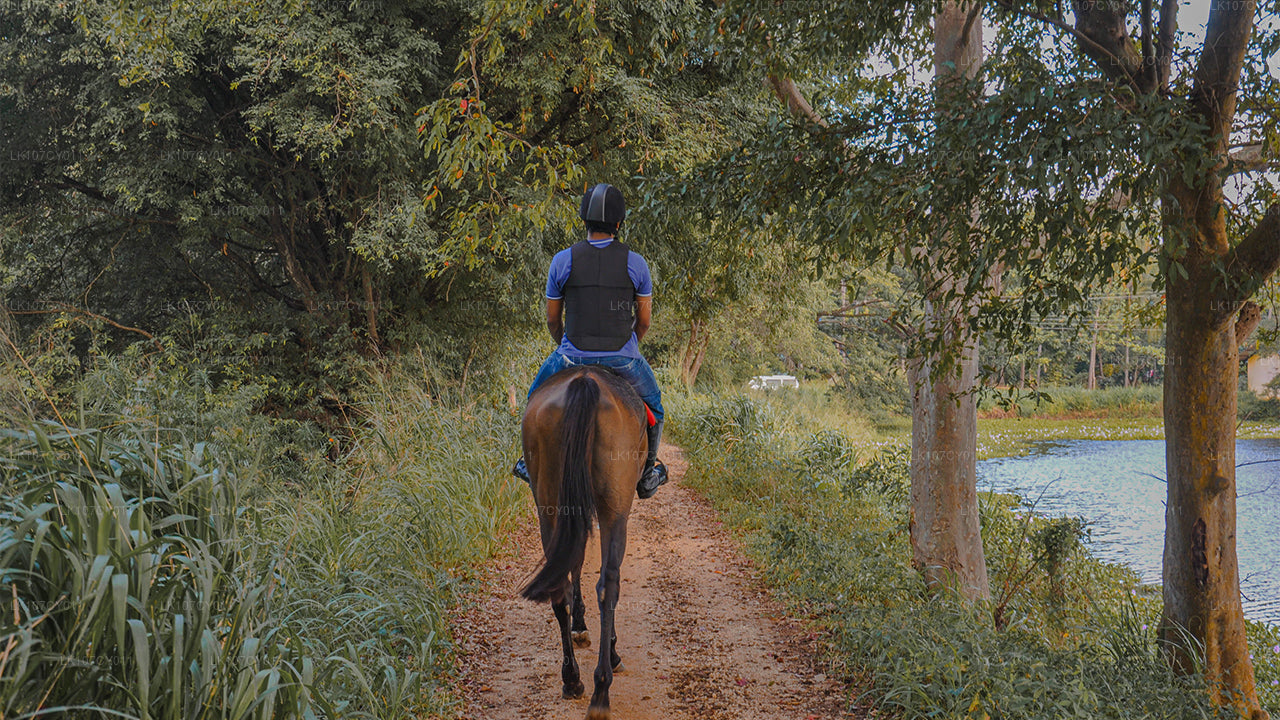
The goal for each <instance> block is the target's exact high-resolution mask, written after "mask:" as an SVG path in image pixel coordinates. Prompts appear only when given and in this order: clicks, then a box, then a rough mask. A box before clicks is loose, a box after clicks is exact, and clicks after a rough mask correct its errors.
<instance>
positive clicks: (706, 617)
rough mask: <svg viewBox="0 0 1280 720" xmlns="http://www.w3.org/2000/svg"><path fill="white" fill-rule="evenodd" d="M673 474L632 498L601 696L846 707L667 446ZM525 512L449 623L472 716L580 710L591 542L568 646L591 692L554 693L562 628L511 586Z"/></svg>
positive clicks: (720, 711)
mask: <svg viewBox="0 0 1280 720" xmlns="http://www.w3.org/2000/svg"><path fill="white" fill-rule="evenodd" d="M663 458H664V460H666V462H667V467H668V468H669V470H670V472H671V478H672V482H670V483H668V484H667V485H666V486H664V487H663V488H662V489H661V490H659V491H658V494H657V495H656V496H655V497H654V498H653V499H650V500H636V502H635V504H634V505H633V506H632V514H631V520H630V524H629V527H628V541H627V556H626V560H625V562H624V563H623V566H622V589H621V598H620V600H619V602H618V614H617V632H618V653H619V655H621V656H622V660H623V663H624V665H625V667H626V671H625V672H623V673H621V674H619V675H617V676H615V678H614V681H613V687H612V689H611V692H610V695H611V699H612V709H613V716H614V718H616V719H617V720H668V719H670V720H676V719H679V720H686V719H688V718H696V719H698V720H704V719H705V720H784V719H785V720H817V719H819V718H821V719H822V720H826V719H828V718H846V717H853V715H850V714H847V713H845V712H843V711H842V710H841V708H842V707H843V702H842V699H843V695H844V687H843V683H840V682H838V681H836V680H834V679H830V678H827V677H826V676H825V675H823V674H822V670H821V668H819V667H818V666H817V665H816V664H815V663H814V661H813V656H814V655H815V653H816V641H815V640H814V639H813V636H812V635H807V634H806V633H805V632H804V631H803V629H801V628H800V626H799V625H798V624H797V623H796V622H795V621H792V620H789V619H786V618H785V617H784V615H783V611H782V609H781V608H780V607H779V605H778V604H777V603H776V602H775V601H773V600H772V599H771V598H770V597H769V596H768V595H767V593H765V592H764V590H763V589H762V587H761V586H760V584H759V582H758V581H756V580H755V579H754V578H753V575H752V572H751V568H750V565H749V563H748V562H747V561H746V560H745V559H744V558H743V557H742V554H741V553H740V552H739V551H738V549H737V547H735V545H734V543H733V541H732V540H731V538H730V537H729V535H728V533H727V532H725V530H723V529H722V528H721V527H720V523H719V522H718V521H717V520H716V518H715V513H714V511H712V510H711V508H710V507H708V505H707V503H706V501H704V500H703V499H702V498H701V497H700V496H699V495H697V494H696V493H694V492H692V491H690V490H688V489H686V488H683V487H680V479H681V478H682V477H683V475H684V471H685V467H686V466H685V462H684V459H683V456H682V455H681V453H680V452H679V449H678V448H674V447H671V446H664V449H663ZM541 556H542V551H541V547H540V545H539V544H538V540H537V532H536V528H535V522H534V519H533V517H532V515H531V516H530V518H529V522H528V524H527V525H526V526H523V527H522V529H521V530H520V531H519V532H518V533H517V534H516V537H515V538H513V539H512V547H511V552H509V553H505V554H504V556H502V557H500V558H499V559H498V560H497V562H496V563H495V564H494V565H493V566H492V567H491V569H490V572H489V575H488V578H487V581H488V582H487V585H488V587H489V591H488V593H487V594H486V595H485V596H483V597H481V598H479V599H478V600H477V602H476V603H475V605H474V606H473V607H471V608H470V609H469V610H468V611H467V612H466V613H465V614H464V616H463V617H462V618H460V619H459V622H458V635H459V637H458V640H459V649H460V656H461V660H460V662H461V673H460V683H461V687H460V688H459V690H460V691H461V694H462V695H463V697H464V698H465V706H464V708H463V710H462V716H463V717H465V718H467V720H526V719H533V720H561V719H563V720H581V718H583V717H585V716H586V711H587V702H588V699H589V697H590V695H591V688H592V680H591V673H592V672H593V670H594V669H595V663H596V653H597V651H598V646H597V645H596V643H597V642H598V641H599V631H600V625H599V612H598V610H597V608H596V605H595V602H594V597H595V583H596V580H597V579H598V577H599V570H600V550H599V545H598V543H597V542H596V538H595V536H593V537H592V542H591V545H590V546H589V547H588V550H587V565H586V567H585V568H584V570H583V576H582V588H583V595H584V596H585V597H586V598H587V625H588V627H590V628H591V640H592V645H591V647H589V648H579V649H578V650H577V657H578V664H579V666H580V667H581V670H582V679H583V682H584V683H585V684H586V688H587V692H586V697H583V698H581V699H578V700H564V699H561V697H560V643H559V632H558V630H557V626H556V623H555V619H554V618H553V617H552V614H551V608H550V607H549V606H547V605H534V604H533V603H529V602H526V601H524V600H521V599H519V598H518V596H517V594H516V593H517V590H518V588H519V587H520V585H521V584H523V583H524V582H525V581H526V580H527V579H528V578H529V577H530V576H531V575H532V573H533V572H534V570H535V569H536V567H537V565H538V561H539V560H540V559H541Z"/></svg>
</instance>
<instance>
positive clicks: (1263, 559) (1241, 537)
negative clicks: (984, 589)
mask: <svg viewBox="0 0 1280 720" xmlns="http://www.w3.org/2000/svg"><path fill="white" fill-rule="evenodd" d="M1272 460H1276V461H1280V440H1275V439H1267V440H1239V441H1237V443H1236V464H1237V469H1236V484H1237V494H1238V500H1237V502H1236V525H1237V532H1236V543H1237V544H1236V551H1237V554H1238V555H1239V561H1240V590H1241V593H1242V594H1243V596H1244V613H1245V616H1246V617H1249V618H1251V619H1255V620H1263V621H1266V622H1270V623H1278V624H1280V532H1277V518H1280V462H1267V461H1272ZM1247 463H1254V464H1252V465H1250V464H1247ZM1164 477H1165V467H1164V441H1163V440H1068V441H1054V442H1041V443H1035V444H1034V445H1033V446H1032V451H1031V452H1030V453H1029V454H1027V455H1024V456H1020V457H1007V458H995V459H992V460H986V461H983V462H980V463H978V489H980V490H998V491H1014V492H1017V493H1018V494H1019V495H1022V496H1023V497H1025V498H1027V499H1028V500H1036V499H1037V498H1039V501H1038V502H1037V503H1036V512H1037V513H1040V514H1044V515H1071V516H1079V517H1083V518H1084V519H1085V520H1086V521H1088V522H1089V523H1090V526H1091V527H1092V531H1093V538H1092V541H1091V544H1090V549H1091V550H1092V551H1093V552H1094V554H1095V555H1097V556H1098V557H1100V558H1102V559H1104V560H1110V561H1113V562H1120V563H1124V564H1125V565H1128V566H1129V567H1131V568H1133V569H1134V570H1136V571H1137V572H1138V573H1140V574H1141V575H1142V579H1143V581H1145V582H1152V583H1156V582H1160V566H1161V558H1162V555H1163V552H1164V501H1165V492H1166V488H1165V482H1164Z"/></svg>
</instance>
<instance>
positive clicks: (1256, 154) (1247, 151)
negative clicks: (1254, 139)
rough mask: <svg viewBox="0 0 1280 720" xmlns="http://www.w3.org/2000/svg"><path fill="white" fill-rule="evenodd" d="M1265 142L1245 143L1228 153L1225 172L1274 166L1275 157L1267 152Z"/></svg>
mask: <svg viewBox="0 0 1280 720" xmlns="http://www.w3.org/2000/svg"><path fill="white" fill-rule="evenodd" d="M1269 150H1270V148H1268V147H1267V144H1266V143H1265V142H1258V143H1253V144H1250V145H1245V146H1244V147H1242V148H1240V149H1239V150H1236V151H1235V152H1233V153H1231V154H1230V155H1228V159H1227V169H1226V174H1228V175H1235V174H1238V173H1246V172H1257V171H1258V170H1267V169H1270V168H1272V167H1275V165H1276V162H1277V158H1276V157H1274V156H1273V155H1272V153H1270V152H1269Z"/></svg>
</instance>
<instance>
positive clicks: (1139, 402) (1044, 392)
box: [978, 385, 1163, 418]
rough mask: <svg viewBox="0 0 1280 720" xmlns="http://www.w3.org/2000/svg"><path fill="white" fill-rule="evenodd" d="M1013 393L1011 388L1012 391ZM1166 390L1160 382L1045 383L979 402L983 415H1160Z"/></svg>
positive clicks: (1078, 416)
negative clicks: (1091, 385) (1084, 385)
mask: <svg viewBox="0 0 1280 720" xmlns="http://www.w3.org/2000/svg"><path fill="white" fill-rule="evenodd" d="M1010 392H1012V391H1010ZM1162 397H1163V392H1162V390H1161V388H1160V386H1158V385H1137V386H1134V387H1127V388H1126V387H1111V388H1102V389H1098V390H1089V389H1086V388H1082V387H1079V386H1076V385H1067V386H1046V387H1042V388H1040V389H1039V391H1038V392H1036V393H1030V392H1027V391H1020V392H1017V393H1015V394H1013V395H1011V394H1009V393H1008V392H1002V393H993V394H991V395H989V396H987V397H984V398H983V399H982V400H981V401H980V402H979V403H978V411H979V412H980V413H983V414H992V415H996V416H1003V415H1006V414H1012V415H1014V416H1016V417H1024V418H1028V417H1039V418H1054V417H1060V418H1085V417H1110V418H1117V417H1125V418H1158V417H1160V412H1161V407H1162Z"/></svg>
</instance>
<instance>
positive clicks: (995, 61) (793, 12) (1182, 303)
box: [703, 0, 1280, 716]
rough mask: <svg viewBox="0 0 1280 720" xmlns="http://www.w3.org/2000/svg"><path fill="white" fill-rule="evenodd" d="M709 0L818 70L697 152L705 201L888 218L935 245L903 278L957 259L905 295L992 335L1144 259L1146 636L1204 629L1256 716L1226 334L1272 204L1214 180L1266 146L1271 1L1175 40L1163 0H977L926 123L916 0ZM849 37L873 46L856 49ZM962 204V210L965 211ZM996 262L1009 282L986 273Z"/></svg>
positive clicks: (940, 342) (825, 225) (893, 236)
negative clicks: (960, 103) (1153, 389)
mask: <svg viewBox="0 0 1280 720" xmlns="http://www.w3.org/2000/svg"><path fill="white" fill-rule="evenodd" d="M801 5H803V7H797V6H801ZM729 7H730V11H729V12H727V13H726V22H725V26H727V27H728V28H730V29H731V30H736V31H737V33H736V35H737V37H735V38H734V39H733V42H736V43H740V44H742V45H743V46H746V47H750V48H753V49H754V50H755V52H757V53H759V52H760V51H761V50H762V49H764V50H767V51H768V52H769V55H768V57H772V58H775V59H774V62H775V63H776V64H777V65H779V66H782V67H784V68H786V69H787V70H788V73H787V74H783V75H779V73H778V71H777V68H776V67H775V68H772V69H773V70H774V74H775V75H778V76H779V77H788V78H792V77H793V78H796V80H795V81H794V82H791V84H790V85H789V86H787V87H790V88H801V87H804V86H805V83H806V82H807V83H808V86H809V87H813V88H817V90H818V92H817V93H816V94H815V95H814V100H813V102H808V101H804V102H801V101H803V100H805V99H804V97H803V96H800V97H799V99H798V100H797V99H796V97H795V95H797V94H798V93H782V95H783V96H784V97H785V98H787V107H788V108H790V109H791V111H792V114H793V115H794V116H797V117H801V116H803V117H805V118H807V119H806V120H805V121H804V122H798V123H792V124H791V125H790V126H784V125H774V126H771V127H770V128H769V129H768V132H767V133H762V134H761V135H760V136H759V137H758V139H757V142H755V143H753V144H752V145H751V146H749V147H748V148H744V149H743V150H741V151H738V152H735V153H734V154H732V155H731V156H728V157H725V158H723V159H721V161H719V162H718V163H716V164H715V165H714V166H712V167H710V168H708V170H707V172H706V173H705V174H704V175H703V177H704V179H705V186H706V187H705V190H704V192H705V194H706V195H707V196H708V197H711V198H716V199H717V200H718V202H719V203H721V204H722V205H723V206H726V207H733V208H746V209H747V211H748V212H747V214H749V215H752V216H762V215H766V214H780V215H783V216H785V217H787V218H788V221H789V222H790V223H791V226H792V227H793V228H794V230H795V231H796V232H797V233H802V234H804V235H806V236H807V237H810V238H812V239H813V240H814V241H815V242H817V243H820V244H821V246H823V247H829V248H832V249H833V250H834V249H835V248H837V247H838V248H840V249H842V250H844V251H845V256H846V257H860V258H866V259H868V260H882V259H883V258H884V257H885V256H886V255H891V254H892V253H893V252H894V251H895V249H896V247H897V246H898V244H899V243H900V242H901V238H903V237H908V238H915V237H921V238H927V239H928V241H929V243H930V245H931V248H932V250H933V251H932V252H929V253H911V254H909V255H908V256H907V257H905V258H903V262H904V264H905V265H908V266H910V267H912V268H913V270H914V272H915V274H916V276H917V277H919V278H926V279H927V278H933V279H937V278H945V277H952V278H962V279H963V280H964V282H963V284H957V285H955V286H952V287H939V286H937V285H933V286H926V287H924V288H921V295H922V296H924V297H928V296H929V293H930V292H934V293H941V295H942V297H947V298H954V299H956V300H957V301H960V300H973V301H974V302H976V307H977V309H978V312H975V313H974V314H973V315H972V316H970V318H969V319H970V324H971V326H972V327H973V328H974V329H976V330H982V331H985V332H990V333H991V334H992V335H994V336H996V337H999V338H1012V337H1017V336H1018V334H1019V333H1020V332H1022V331H1025V330H1026V329H1027V328H1029V327H1032V326H1034V324H1035V321H1036V320H1037V319H1038V318H1041V317H1045V316H1050V315H1054V314H1066V315H1068V316H1071V317H1073V318H1074V319H1078V318H1079V316H1080V315H1081V313H1082V312H1085V305H1084V303H1083V302H1082V301H1083V300H1084V298H1085V297H1086V296H1087V295H1088V294H1089V292H1090V289H1091V288H1094V287H1098V286H1100V285H1103V284H1105V283H1106V282H1107V281H1108V280H1109V279H1112V278H1115V277H1116V276H1117V275H1119V274H1120V273H1121V272H1125V271H1128V270H1131V269H1133V268H1140V267H1145V266H1146V265H1147V264H1148V262H1149V261H1150V260H1152V259H1156V260H1158V261H1159V269H1160V273H1161V274H1160V275H1159V276H1158V279H1157V282H1158V283H1160V284H1161V285H1163V286H1164V287H1163V289H1164V290H1165V293H1166V298H1167V319H1166V334H1167V338H1168V360H1167V366H1166V374H1165V419H1166V425H1167V438H1168V448H1169V450H1168V457H1167V462H1168V478H1169V503H1168V516H1167V518H1166V521H1167V526H1168V529H1167V537H1166V553H1165V586H1164V593H1165V617H1164V622H1163V629H1162V636H1163V638H1164V639H1165V641H1166V642H1167V644H1168V645H1169V647H1170V648H1171V650H1172V653H1171V656H1172V658H1173V661H1174V662H1175V664H1176V665H1177V666H1178V667H1179V668H1181V669H1183V670H1189V669H1190V668H1191V666H1192V662H1191V658H1192V656H1193V653H1194V646H1195V645H1197V644H1198V645H1199V646H1201V647H1203V649H1204V655H1205V658H1204V659H1205V662H1204V666H1203V669H1204V673H1205V677H1206V679H1207V681H1208V682H1209V685H1210V686H1211V687H1212V688H1213V693H1214V697H1215V698H1216V699H1218V700H1219V701H1221V702H1224V703H1231V704H1234V705H1235V706H1237V707H1239V708H1240V709H1242V710H1244V711H1245V712H1246V714H1252V715H1255V716H1259V715H1260V714H1261V712H1262V711H1261V710H1260V709H1259V708H1258V703H1257V699H1256V694H1255V692H1254V684H1253V676H1252V670H1251V667H1250V663H1249V659H1248V652H1247V648H1246V646H1245V638H1244V627H1243V617H1242V613H1241V606H1240V599H1239V587H1238V576H1237V570H1236V562H1235V540H1234V522H1235V506H1234V505H1235V492H1234V487H1235V486H1234V467H1233V466H1234V462H1233V460H1234V423H1235V415H1236V412H1235V410H1236V373H1237V346H1238V343H1239V342H1240V341H1242V340H1243V339H1244V338H1245V337H1246V336H1247V335H1248V333H1249V332H1250V331H1251V330H1252V325H1253V322H1254V318H1256V313H1252V312H1250V313H1243V314H1241V313H1240V311H1241V310H1242V308H1248V307H1249V306H1248V305H1247V304H1246V303H1247V302H1248V300H1249V297H1250V295H1251V294H1252V293H1253V292H1254V291H1255V290H1256V289H1257V288H1258V287H1259V286H1260V285H1261V284H1262V282H1263V281H1264V280H1265V279H1266V278H1267V277H1269V276H1270V275H1271V274H1272V273H1273V272H1274V271H1275V270H1276V268H1277V265H1280V207H1278V206H1277V205H1276V204H1275V195H1276V194H1275V191H1274V188H1273V187H1272V186H1270V185H1269V184H1267V183H1265V182H1255V183H1254V184H1253V185H1252V186H1250V187H1248V188H1247V189H1246V192H1245V193H1244V198H1243V201H1242V202H1238V203H1237V202H1234V201H1232V200H1231V199H1229V198H1228V197H1227V196H1226V195H1225V193H1224V192H1223V187H1224V181H1225V180H1226V179H1227V178H1228V177H1230V176H1232V175H1233V174H1235V173H1246V174H1248V173H1253V174H1254V177H1255V178H1256V176H1257V173H1259V172H1261V171H1264V170H1266V169H1268V168H1271V167H1273V166H1274V165H1275V159H1274V152H1275V148H1274V147H1272V143H1271V142H1270V140H1268V138H1271V137H1273V136H1274V134H1275V130H1276V110H1275V108H1276V107H1277V102H1276V100H1277V98H1280V88H1278V87H1277V82H1276V80H1275V79H1273V78H1271V77H1269V75H1268V73H1267V66H1266V57H1267V56H1268V55H1269V54H1270V52H1271V51H1272V50H1273V49H1274V47H1275V46H1276V45H1275V44H1276V42H1277V40H1276V36H1277V32H1276V27H1275V17H1274V15H1273V14H1272V15H1269V17H1268V18H1267V22H1263V23H1258V24H1255V23H1254V17H1255V11H1256V3H1254V2H1247V1H1242V2H1237V3H1214V4H1213V5H1212V10H1211V12H1210V15H1209V20H1208V24H1207V28H1206V37H1205V40H1204V42H1203V44H1202V45H1201V46H1200V47H1199V48H1198V49H1196V50H1195V51H1194V52H1188V51H1187V50H1186V49H1185V48H1184V49H1181V50H1180V49H1179V48H1178V47H1177V45H1176V43H1177V39H1178V36H1177V33H1176V27H1177V11H1178V5H1177V3H1174V2H1171V1H1169V2H1163V3H1161V4H1160V7H1159V8H1158V9H1157V8H1156V7H1155V4H1154V3H1152V2H1142V3H1136V2H1134V3H1130V2H1125V1H1124V0H1119V1H1117V2H1105V3H1098V2H1083V1H1082V2H1077V3H1073V4H1071V5H1069V6H1065V7H1064V5H1063V4H1061V3H1056V4H1055V3H1048V2H1017V1H1016V0H1009V1H1007V2H997V3H994V4H992V5H991V6H989V7H988V11H989V13H990V15H989V16H990V17H991V18H992V19H995V20H998V21H999V22H998V24H997V25H996V36H995V38H994V39H993V41H992V42H991V44H990V47H989V54H988V59H987V61H986V62H985V63H984V64H983V67H982V69H981V71H980V74H979V77H978V82H975V83H972V84H970V86H969V88H968V91H969V92H971V93H973V94H974V96H975V97H979V96H980V97H981V98H982V102H981V106H980V108H977V109H975V110H974V111H973V112H969V113H965V114H963V116H961V117H958V118H957V121H956V122H952V123H946V122H937V123H933V122H930V121H929V119H928V118H929V117H930V115H929V114H928V113H930V112H932V108H930V106H929V104H928V103H927V102H926V101H925V100H924V98H923V93H922V92H921V91H920V90H919V88H918V85H919V84H918V83H917V82H914V75H913V73H912V72H911V71H906V72H904V71H903V70H902V69H901V67H902V65H904V64H905V65H906V66H907V67H914V68H919V67H921V65H922V64H923V62H924V55H925V53H924V51H923V42H922V41H921V37H922V34H921V29H922V28H924V27H927V22H926V21H923V20H922V18H921V17H920V16H921V14H922V12H923V11H925V10H932V9H933V7H934V5H933V4H931V3H930V4H923V3H922V4H919V5H914V4H911V3H866V4H864V3H845V4H843V5H836V4H832V3H825V2H815V3H807V4H806V3H783V4H780V5H777V6H775V5H773V4H770V3H767V2H764V1H763V0H759V1H757V0H741V2H739V3H737V4H731V5H730V6H729ZM805 13H813V14H815V15H817V17H815V18H811V19H808V20H805V19H804V18H803V17H802V16H803V15H804V14H805ZM855 18H856V20H857V22H854V21H853V20H854V19H855ZM1130 23H1132V24H1133V25H1134V26H1136V27H1138V28H1139V31H1138V32H1137V33H1136V35H1137V38H1138V39H1137V41H1135V39H1134V35H1131V34H1130V32H1129V29H1128V28H1129V24H1130ZM1251 36H1256V38H1254V39H1253V40H1252V41H1251ZM870 57H878V58H879V59H881V60H882V61H884V62H885V63H887V64H888V65H890V66H892V67H893V68H895V69H894V70H876V69H874V68H873V67H872V66H871V65H870V63H869V61H868V59H869V58H870ZM904 58H905V62H904ZM762 64H763V65H766V66H767V65H768V62H767V61H765V62H762ZM775 85H776V83H775ZM815 116H816V117H818V118H820V119H821V120H822V122H821V123H819V122H817V121H815V120H814V119H813V118H814V117H815ZM975 207H976V208H978V209H979V210H980V212H981V222H979V223H971V222H970V220H971V215H970V209H971V208H975ZM1264 207H1265V208H1266V210H1265V211H1263V208H1264ZM965 228H967V229H965ZM957 230H958V231H959V232H956V231H957ZM1151 237H1160V239H1161V242H1160V243H1159V244H1158V245H1152V244H1151V243H1149V242H1148V241H1149V239H1150V238H1151ZM999 268H1003V269H1005V271H1006V272H1008V273H1012V274H1013V275H1014V276H1015V277H1014V278H1013V279H1015V280H1016V281H1017V282H1018V283H1019V285H1020V287H1021V288H1022V289H1023V292H1022V293H1021V294H1020V295H1018V296H1016V297H1012V296H1007V295H1002V294H1001V293H999V292H996V291H995V289H994V288H991V287H989V286H988V285H987V283H986V279H987V278H988V277H989V276H990V275H989V273H990V272H991V271H993V270H995V269H999ZM1238 316H1241V317H1243V320H1237V317H1238ZM928 335H931V336H932V337H926V338H924V343H925V344H926V345H931V346H933V347H934V348H942V349H945V348H946V346H947V339H946V335H945V333H937V332H933V333H929V334H928ZM943 354H944V356H945V355H946V353H943ZM951 355H952V357H953V358H954V351H953V352H952V353H951Z"/></svg>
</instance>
